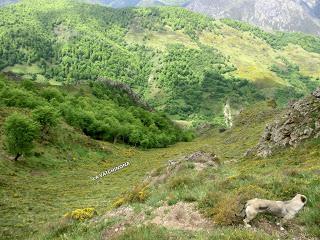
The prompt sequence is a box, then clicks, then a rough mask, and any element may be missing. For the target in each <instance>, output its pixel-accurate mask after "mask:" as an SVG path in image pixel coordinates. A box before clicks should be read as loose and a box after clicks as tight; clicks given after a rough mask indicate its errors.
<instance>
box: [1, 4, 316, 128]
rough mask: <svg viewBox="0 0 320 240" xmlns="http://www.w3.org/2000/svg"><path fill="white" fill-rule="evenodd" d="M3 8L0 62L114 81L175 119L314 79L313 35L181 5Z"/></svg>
mask: <svg viewBox="0 0 320 240" xmlns="http://www.w3.org/2000/svg"><path fill="white" fill-rule="evenodd" d="M0 13H1V16H4V18H3V19H4V20H3V21H2V22H1V25H0V33H1V34H0V69H2V71H3V72H13V73H15V74H19V75H21V76H22V77H23V78H28V79H33V80H35V81H38V82H43V81H45V82H46V81H49V82H51V83H55V84H64V83H74V82H83V81H88V80H95V79H98V78H99V77H104V78H106V79H110V80H113V81H120V82H123V83H125V84H128V85H129V86H130V87H131V88H132V89H133V91H135V92H136V93H138V94H139V95H140V96H142V98H143V99H144V100H145V101H147V102H149V103H150V104H151V105H152V106H153V107H154V108H155V109H157V110H161V111H164V112H165V113H167V114H169V115H170V116H171V117H172V118H174V119H176V120H187V121H190V120H191V121H195V122H201V121H209V122H212V123H213V124H219V125H224V124H225V123H224V118H225V116H224V112H225V111H224V110H225V109H224V108H225V107H227V108H229V106H230V108H231V113H232V115H233V114H237V113H238V112H239V111H240V110H241V109H242V108H243V107H244V106H247V105H249V104H251V103H254V102H257V101H262V100H264V99H267V98H268V99H269V98H270V99H274V100H275V101H276V102H277V104H280V105H283V104H285V103H286V102H287V101H288V100H289V99H292V98H298V97H301V96H303V95H305V94H308V93H309V92H310V91H313V90H314V89H315V88H316V87H317V86H318V85H319V77H320V72H319V69H320V47H319V46H320V44H319V43H320V39H319V38H317V37H313V36H307V35H303V34H298V33H290V34H289V33H269V32H265V31H262V30H261V29H259V28H256V27H253V26H251V25H248V24H245V23H241V22H236V21H233V20H213V19H211V18H209V17H206V16H203V15H200V14H196V13H193V12H190V11H188V10H186V9H183V8H178V7H165V8H162V7H157V8H132V9H131V8H130V9H112V8H106V7H102V6H99V5H87V4H79V3H77V2H75V1H67V0H57V1H55V2H51V1H47V0H40V1H36V0H29V1H27V0H24V1H22V2H21V3H19V4H16V5H13V6H11V7H10V8H2V9H0ZM227 112H230V111H227Z"/></svg>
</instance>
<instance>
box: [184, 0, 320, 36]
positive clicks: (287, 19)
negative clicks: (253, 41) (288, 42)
mask: <svg viewBox="0 0 320 240" xmlns="http://www.w3.org/2000/svg"><path fill="white" fill-rule="evenodd" d="M186 7H187V8H188V9H190V10H192V11H195V12H200V13H204V14H206V15H209V16H211V17H214V18H232V19H236V20H240V21H246V22H249V23H251V24H254V25H257V26H260V27H262V28H264V29H266V30H271V29H272V30H281V31H300V32H305V33H309V34H317V35H320V19H319V17H320V15H319V14H318V13H319V12H320V1H319V0H281V1H280V0H268V1H265V0H237V1H235V0H213V1H207V0H192V1H191V2H189V3H188V4H187V6H186Z"/></svg>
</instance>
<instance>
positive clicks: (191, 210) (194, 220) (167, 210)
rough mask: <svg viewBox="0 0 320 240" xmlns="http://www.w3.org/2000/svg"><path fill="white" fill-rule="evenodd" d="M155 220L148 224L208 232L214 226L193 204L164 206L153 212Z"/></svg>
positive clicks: (180, 203) (181, 203)
mask: <svg viewBox="0 0 320 240" xmlns="http://www.w3.org/2000/svg"><path fill="white" fill-rule="evenodd" d="M153 214H154V215H155V218H153V219H152V220H151V221H149V222H147V223H152V224H156V225H161V226H164V227H166V228H169V229H170V228H171V229H181V230H193V231H195V230H206V229H210V228H212V226H213V224H212V223H210V221H208V220H207V219H206V218H205V217H203V216H202V215H201V214H200V213H199V212H198V211H197V210H196V208H195V205H194V204H193V203H183V202H179V203H177V204H175V205H173V206H162V207H159V208H157V209H155V210H154V211H153Z"/></svg>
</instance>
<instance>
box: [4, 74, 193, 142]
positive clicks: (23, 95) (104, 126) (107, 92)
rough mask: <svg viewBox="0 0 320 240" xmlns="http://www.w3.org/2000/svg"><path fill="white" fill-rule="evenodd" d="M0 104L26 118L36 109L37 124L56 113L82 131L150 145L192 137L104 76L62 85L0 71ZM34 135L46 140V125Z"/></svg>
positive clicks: (98, 138) (56, 117)
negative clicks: (17, 77)
mask: <svg viewBox="0 0 320 240" xmlns="http://www.w3.org/2000/svg"><path fill="white" fill-rule="evenodd" d="M0 106H1V107H3V108H9V109H16V110H19V111H20V112H22V113H24V112H26V116H30V117H31V118H32V116H33V117H35V116H38V115H39V116H40V118H39V119H40V120H39V119H38V118H37V117H36V118H35V119H38V120H39V123H40V126H41V123H43V122H45V123H47V122H50V121H48V120H47V119H48V118H50V116H51V115H52V117H51V118H52V119H58V118H59V117H62V119H63V120H64V121H65V122H66V123H68V124H69V125H70V126H73V127H74V128H76V129H79V130H80V131H82V132H83V133H84V134H85V135H87V136H90V137H91V138H93V139H97V140H103V141H109V142H112V143H116V142H121V143H126V144H130V145H133V146H137V147H142V148H152V147H166V146H168V145H170V144H173V143H176V142H177V141H185V140H191V139H192V134H191V133H187V132H184V131H183V130H181V129H180V128H179V127H178V126H176V125H175V124H174V123H173V122H172V121H171V120H169V119H168V118H167V117H166V115H165V114H162V113H157V112H151V111H148V110H146V109H144V108H143V106H139V104H137V103H135V102H134V101H133V100H132V99H131V97H130V96H129V95H128V93H127V92H125V91H124V90H122V89H119V88H116V87H112V86H110V84H109V85H108V84H106V82H104V81H99V82H98V81H95V82H92V81H90V83H88V84H85V85H80V86H77V87H74V86H64V87H63V88H62V87H57V86H56V87H54V86H48V85H45V84H44V85H43V84H40V85H39V84H36V83H34V82H32V81H30V80H24V81H20V83H19V82H18V83H15V82H12V81H8V80H6V78H5V77H3V76H1V75H0ZM49 120H50V119H49ZM36 122H37V121H36ZM42 125H43V124H42ZM44 127H47V126H44ZM40 135H41V136H42V135H43V136H42V138H44V139H42V140H48V139H46V138H47V137H48V136H45V135H47V131H45V132H42V133H41V134H40Z"/></svg>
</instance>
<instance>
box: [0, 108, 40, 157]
mask: <svg viewBox="0 0 320 240" xmlns="http://www.w3.org/2000/svg"><path fill="white" fill-rule="evenodd" d="M4 130H5V132H4V133H5V137H6V138H5V144H6V148H7V150H8V152H9V153H11V154H14V155H15V160H18V158H19V157H20V156H21V155H22V154H28V153H30V151H31V150H32V148H33V147H34V144H33V141H34V140H35V139H36V138H37V136H38V131H39V128H38V125H37V124H35V123H34V122H33V121H32V120H31V119H30V118H29V117H27V116H25V115H22V114H20V113H14V114H12V115H11V116H9V117H8V118H7V119H6V121H5V124H4Z"/></svg>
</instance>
